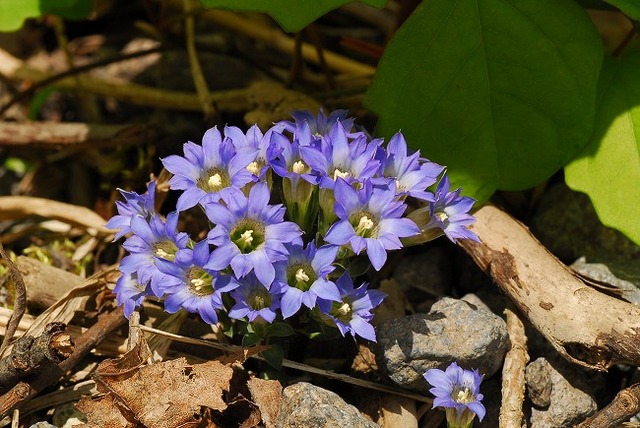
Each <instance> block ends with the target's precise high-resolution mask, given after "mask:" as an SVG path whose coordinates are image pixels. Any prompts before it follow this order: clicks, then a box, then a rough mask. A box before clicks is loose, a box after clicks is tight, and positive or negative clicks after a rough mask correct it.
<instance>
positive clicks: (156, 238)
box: [120, 211, 189, 297]
mask: <svg viewBox="0 0 640 428" xmlns="http://www.w3.org/2000/svg"><path fill="white" fill-rule="evenodd" d="M177 227H178V213H177V212H175V211H174V212H172V213H170V214H169V215H167V219H166V221H165V220H163V219H162V218H161V217H160V216H159V215H154V216H152V217H151V218H149V220H148V221H147V220H145V219H143V218H142V217H139V216H137V217H133V218H132V219H131V231H132V232H133V235H132V236H130V237H129V238H128V239H127V240H126V241H125V242H124V244H122V246H123V247H124V248H125V249H126V250H127V251H129V253H130V254H129V255H128V256H126V257H124V258H123V259H122V261H121V262H120V270H121V271H122V272H123V273H126V274H132V273H134V272H135V273H136V275H137V277H138V281H140V283H142V284H146V283H149V286H150V288H151V290H152V291H153V295H154V296H156V297H161V296H162V293H163V290H162V285H163V283H164V276H165V275H164V274H163V273H162V272H160V271H159V270H158V269H157V267H156V262H157V261H158V260H160V259H164V260H173V259H174V257H175V255H176V253H177V252H178V250H180V249H183V248H186V247H187V244H188V243H189V236H188V235H187V234H186V233H184V232H178V231H177Z"/></svg>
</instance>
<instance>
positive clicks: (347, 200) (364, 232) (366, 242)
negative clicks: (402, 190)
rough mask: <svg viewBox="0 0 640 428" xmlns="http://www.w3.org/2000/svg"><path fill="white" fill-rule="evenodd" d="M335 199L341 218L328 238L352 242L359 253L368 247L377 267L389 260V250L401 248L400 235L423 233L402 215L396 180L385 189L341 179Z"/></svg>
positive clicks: (351, 244)
mask: <svg viewBox="0 0 640 428" xmlns="http://www.w3.org/2000/svg"><path fill="white" fill-rule="evenodd" d="M335 198H336V203H335V210H336V214H337V215H338V217H339V218H340V221H338V222H337V223H335V224H333V225H332V226H331V228H329V230H328V231H327V235H326V236H325V240H326V241H327V242H329V243H331V244H335V245H346V244H349V246H350V247H351V249H352V250H353V252H354V253H356V254H359V253H360V252H361V251H362V250H364V249H365V248H366V250H367V256H368V257H369V260H370V261H371V264H372V265H373V267H374V269H375V270H380V269H381V268H382V266H383V265H384V263H385V262H386V261H387V252H386V250H396V249H399V248H402V243H401V242H400V239H399V238H403V237H407V236H413V235H416V234H417V233H418V232H420V229H419V228H418V226H417V225H416V224H415V223H414V222H413V221H412V220H409V219H408V218H402V214H403V213H404V211H405V209H406V205H405V204H403V203H402V202H399V201H397V200H396V192H395V186H394V185H393V183H392V186H391V188H390V189H382V188H376V187H373V185H372V184H371V182H369V181H367V182H365V183H364V184H363V186H362V188H361V189H360V190H356V189H354V188H353V186H351V185H349V184H348V183H347V182H346V181H344V180H342V179H339V180H338V181H337V182H336V188H335Z"/></svg>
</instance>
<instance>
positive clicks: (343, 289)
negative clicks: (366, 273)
mask: <svg viewBox="0 0 640 428" xmlns="http://www.w3.org/2000/svg"><path fill="white" fill-rule="evenodd" d="M336 285H337V286H338V290H340V295H341V299H340V301H339V302H331V301H328V300H318V307H319V308H320V312H321V313H322V314H323V315H324V317H325V321H329V322H330V323H332V324H333V325H335V326H336V327H337V328H338V330H339V331H340V333H341V334H342V335H343V336H345V335H346V334H347V333H349V334H351V335H352V336H354V337H355V336H356V335H358V336H360V337H363V338H365V339H367V340H371V341H373V342H375V341H376V332H375V330H374V328H373V326H372V325H371V324H370V321H371V320H372V319H373V314H372V313H371V310H372V309H373V308H375V307H376V306H378V305H379V304H380V303H382V300H384V298H385V297H386V294H384V293H383V292H381V291H378V290H368V289H367V284H366V283H364V284H362V285H361V286H360V287H358V288H355V289H354V288H353V281H352V280H351V277H350V276H349V273H348V272H345V273H343V274H342V275H341V276H340V278H338V279H337V280H336ZM327 319H328V320H327Z"/></svg>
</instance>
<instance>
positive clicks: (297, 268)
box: [275, 241, 341, 318]
mask: <svg viewBox="0 0 640 428" xmlns="http://www.w3.org/2000/svg"><path fill="white" fill-rule="evenodd" d="M287 249H288V250H289V258H288V259H287V262H286V263H278V264H277V265H276V271H277V273H276V278H277V280H276V281H275V282H279V281H281V282H282V283H283V284H285V285H284V287H283V291H284V294H283V296H282V301H281V303H280V306H281V308H280V309H281V311H282V317H283V318H289V317H290V316H292V315H294V314H295V313H296V312H298V310H299V309H300V307H301V306H302V305H305V306H306V307H307V308H309V309H313V308H314V307H315V306H316V301H317V300H318V299H324V300H327V301H335V302H338V301H340V300H341V296H340V291H339V290H338V287H337V286H336V284H335V283H334V282H333V281H330V280H329V279H328V276H329V274H330V273H331V272H333V271H334V269H335V267H334V266H333V265H332V263H333V262H334V261H335V259H336V255H337V253H338V249H339V247H338V246H337V245H325V246H323V247H320V248H318V249H316V245H315V243H314V242H313V241H311V242H309V244H308V245H307V247H306V248H304V249H303V248H302V245H301V244H293V245H289V246H287Z"/></svg>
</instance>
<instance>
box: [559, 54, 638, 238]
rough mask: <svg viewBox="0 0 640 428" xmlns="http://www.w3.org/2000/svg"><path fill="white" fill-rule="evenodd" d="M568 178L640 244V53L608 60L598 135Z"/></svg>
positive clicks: (567, 173)
mask: <svg viewBox="0 0 640 428" xmlns="http://www.w3.org/2000/svg"><path fill="white" fill-rule="evenodd" d="M565 179H566V181H567V184H568V185H569V186H570V187H571V188H572V189H574V190H577V191H581V192H584V193H586V194H587V195H589V197H590V198H591V202H592V203H593V206H594V208H595V210H596V212H597V213H598V216H599V217H600V220H601V221H602V222H603V223H604V224H606V225H607V226H610V227H613V228H616V229H618V230H620V231H621V232H622V233H624V234H625V235H627V237H629V238H630V239H631V240H633V241H634V242H635V243H636V244H639V245H640V221H639V220H638V219H640V186H639V184H640V54H638V53H634V54H630V55H629V56H627V57H624V58H622V59H608V60H607V61H606V62H605V64H604V67H603V69H602V76H601V79H600V96H599V102H598V110H597V115H596V127H595V131H594V135H593V138H592V139H591V142H590V143H589V145H588V146H587V147H585V149H584V151H583V152H582V153H581V155H580V157H578V158H576V159H575V160H574V161H573V162H572V163H570V164H569V165H568V166H567V167H566V168H565Z"/></svg>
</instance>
